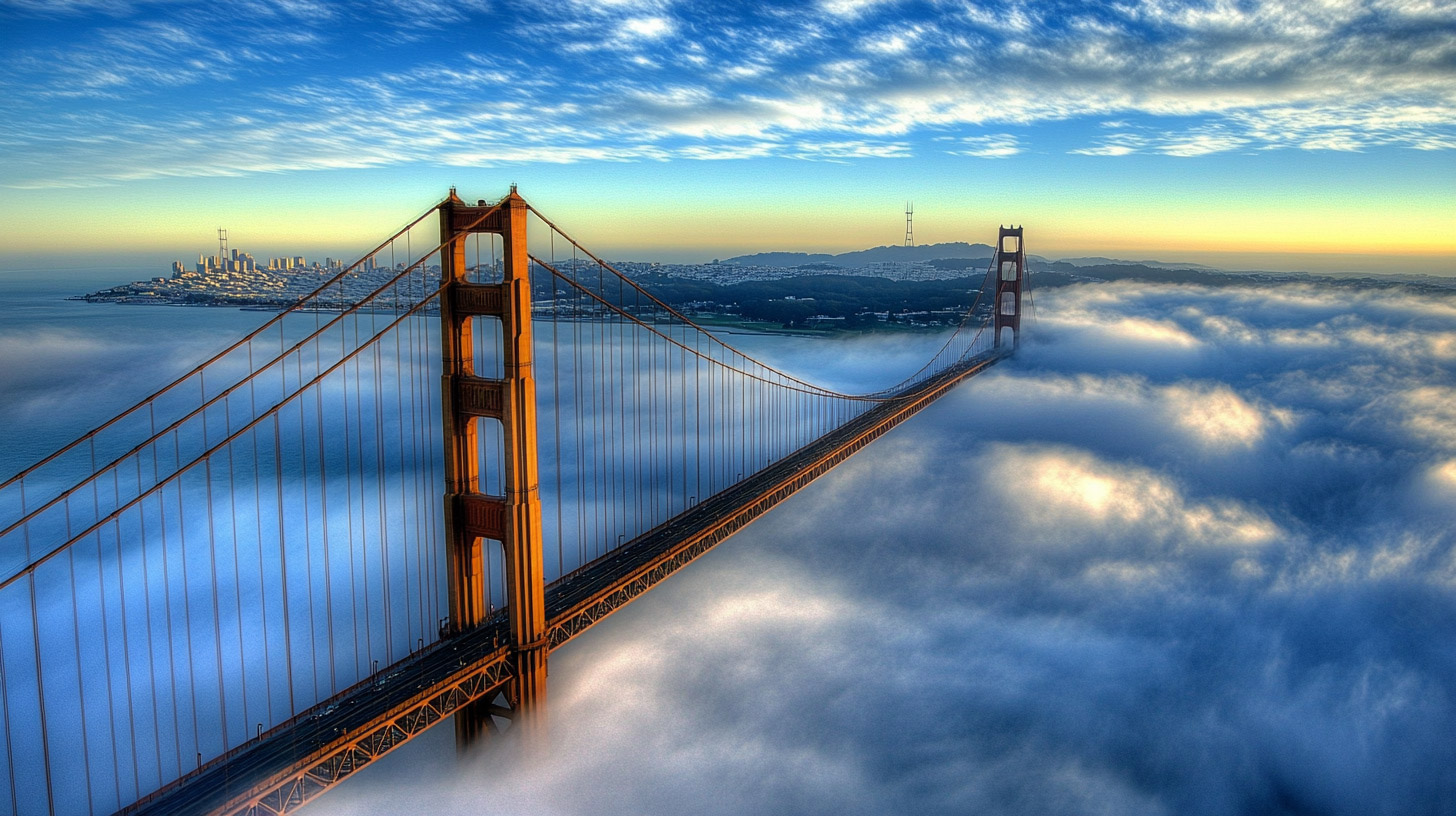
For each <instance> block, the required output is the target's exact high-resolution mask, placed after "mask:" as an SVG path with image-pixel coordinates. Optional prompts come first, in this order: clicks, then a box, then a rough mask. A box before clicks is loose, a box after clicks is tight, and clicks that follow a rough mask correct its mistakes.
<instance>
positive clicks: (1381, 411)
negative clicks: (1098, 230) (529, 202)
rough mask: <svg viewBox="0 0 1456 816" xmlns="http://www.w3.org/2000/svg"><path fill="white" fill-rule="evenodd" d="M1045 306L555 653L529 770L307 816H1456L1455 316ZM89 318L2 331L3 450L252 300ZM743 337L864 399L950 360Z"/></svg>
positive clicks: (515, 762)
mask: <svg viewBox="0 0 1456 816" xmlns="http://www.w3.org/2000/svg"><path fill="white" fill-rule="evenodd" d="M1036 303H1037V314H1038V318H1037V320H1036V322H1035V323H1034V324H1031V325H1028V327H1027V339H1026V341H1025V342H1024V344H1023V347H1022V349H1021V351H1020V353H1019V354H1018V355H1017V357H1015V358H1014V359H1012V360H1010V361H1008V362H1005V363H1002V364H1000V365H998V366H996V367H995V368H993V369H992V370H991V371H990V372H989V373H987V374H985V375H982V376H979V377H977V378H975V379H974V380H972V381H971V382H970V383H969V384H967V385H965V386H962V387H961V388H959V389H957V390H956V391H955V392H954V393H952V394H950V395H949V396H947V397H946V398H944V399H942V400H941V401H939V402H938V403H936V404H935V405H933V406H931V407H930V408H929V409H927V410H926V411H925V412H923V413H922V414H920V415H918V416H917V417H916V418H915V419H913V420H912V421H911V422H909V423H907V424H906V425H904V426H902V427H901V428H899V429H897V430H896V431H894V432H892V433H890V434H889V435H887V436H886V437H884V438H883V439H881V440H880V441H878V442H876V443H875V444H874V445H872V446H870V447H869V448H867V449H866V450H865V451H863V452H861V453H860V454H858V455H856V456H855V457H853V458H851V459H850V460H849V461H848V462H847V463H845V464H844V465H842V466H841V467H839V468H837V469H836V470H834V471H833V472H831V473H830V474H829V475H827V476H825V477H824V478H822V479H821V480H819V481H818V482H816V483H815V484H814V485H811V486H810V487H809V488H807V489H805V490H804V491H802V492H800V493H799V494H798V495H796V496H794V497H793V498H791V499H789V500H788V501H787V502H786V503H784V505H782V506H781V507H779V508H778V509H776V510H775V511H774V512H772V513H770V514H769V515H767V516H766V517H765V518H763V519H761V520H760V521H758V522H757V523H755V524H754V525H752V526H751V527H749V528H747V529H746V530H744V531H743V532H740V533H739V534H737V535H735V536H734V537H733V538H731V539H730V540H728V541H727V542H725V543H723V544H722V545H720V546H719V547H718V548H717V549H716V550H714V551H713V552H711V553H709V554H708V555H707V556H705V557H703V558H702V559H700V560H699V561H698V562H696V563H695V564H694V565H692V566H691V567H690V568H688V569H686V570H685V571H684V572H683V573H681V574H680V575H678V576H675V577H674V578H673V579H672V580H670V581H668V582H666V583H665V584H663V585H661V586H660V587H659V588H657V589H654V590H653V591H652V592H651V593H649V594H648V595H647V596H646V597H644V598H643V599H641V600H639V601H637V602H635V603H634V604H632V605H631V606H630V607H628V608H626V609H624V610H622V611H621V612H618V613H617V614H615V615H614V616H612V617H611V618H610V619H608V620H607V621H606V622H604V623H601V624H599V625H597V626H596V627H595V628H594V629H593V630H592V632H590V633H589V634H587V635H586V636H584V637H582V638H580V639H578V640H577V641H574V642H572V643H571V644H569V645H567V646H566V647H564V648H563V649H561V650H560V651H558V652H557V653H555V654H554V655H553V657H552V660H551V679H550V691H549V694H550V708H549V716H550V722H551V725H550V727H551V732H550V738H551V748H550V752H549V753H550V756H549V758H548V759H547V760H546V761H544V762H539V761H536V762H532V763H527V762H524V761H522V760H521V759H520V758H519V757H517V756H516V755H515V753H514V747H513V745H512V744H511V742H510V741H509V740H505V741H500V742H498V743H497V744H496V745H495V746H494V747H491V748H488V749H486V750H485V751H483V752H481V753H480V754H478V755H475V756H470V757H466V758H464V759H461V760H457V759H456V757H455V750H454V744H453V734H452V733H451V729H450V728H449V726H448V725H446V726H443V727H440V728H436V729H434V730H433V731H431V732H429V733H428V734H427V735H426V736H425V737H423V738H421V739H419V740H416V741H414V742H412V743H410V744H407V745H406V746H405V747H403V748H401V749H399V750H398V751H396V752H395V753H394V754H391V755H390V756H389V757H387V758H386V759H385V760H382V761H381V762H379V763H377V764H376V765H374V766H371V767H370V768H369V769H367V770H365V771H364V772H362V773H361V774H360V775H359V776H358V777H356V778H355V779H353V780H351V781H350V782H348V783H346V784H344V785H342V786H340V787H339V788H338V789H337V790H335V791H333V792H330V793H329V794H327V795H326V796H324V797H323V798H322V799H320V800H319V801H318V802H317V803H316V804H313V805H310V806H309V808H308V809H307V811H306V812H308V813H312V814H356V813H357V814H374V813H379V814H384V813H398V812H440V813H462V814H463V813H472V814H476V813H496V812H499V813H518V812H529V813H562V814H571V813H583V814H585V813H597V812H647V813H682V812H695V813H725V814H727V813H744V812H770V813H837V814H838V813H852V814H857V813H866V814H869V813H875V814H879V813H884V812H916V813H966V812H981V813H1008V814H1010V813H1045V812H1057V813H1063V812H1077V813H1080V812H1106V813H1135V814H1183V813H1195V814H1235V813H1299V812H1319V813H1350V814H1357V813H1358V814H1364V813H1392V814H1394V813H1422V812H1436V813H1440V812H1450V811H1451V810H1453V809H1456V776H1453V774H1452V773H1451V771H1450V769H1451V768H1452V767H1456V744H1453V740H1451V738H1450V736H1449V735H1450V734H1451V733H1452V732H1453V730H1456V704H1453V703H1456V700H1453V692H1456V658H1453V657H1452V656H1453V655H1456V627H1453V626H1452V623H1453V621H1456V596H1453V589H1456V551H1453V543H1456V536H1453V533H1452V532H1451V531H1452V529H1453V522H1456V509H1453V508H1456V430H1453V429H1456V414H1453V409H1452V408H1451V406H1452V405H1456V301H1450V300H1443V299H1435V298H1430V297H1413V296H1408V295H1405V294H1402V293H1401V291H1400V290H1390V291H1384V292H1380V293H1376V294H1371V295H1369V296H1368V297H1367V298H1363V299H1359V300H1352V298H1351V296H1350V293H1349V292H1348V290H1331V289H1325V288H1321V287H1319V286H1317V285H1299V286H1281V287H1274V288H1267V289H1253V288H1249V289H1209V288H1200V287H1185V286H1145V285H1134V284H1117V285H1102V286H1084V287H1072V288H1066V289H1059V290H1048V291H1044V292H1037V294H1036ZM71 307H75V308H76V309H77V310H80V311H78V312H77V315H78V316H79V317H86V316H88V315H89V316H90V317H91V318H92V319H96V316H98V315H109V316H111V317H109V318H107V320H114V321H116V322H115V323H108V322H106V320H102V321H100V322H98V323H95V324H93V325H94V326H102V327H105V326H110V328H109V329H107V330H105V331H90V330H81V329H82V327H81V326H79V325H78V326H77V327H76V329H77V330H76V331H70V330H57V329H56V328H55V327H54V326H53V325H50V324H49V323H48V321H46V320H43V319H40V318H38V317H37V318H35V319H34V320H32V321H30V322H25V323H23V324H22V323H16V322H14V321H10V322H7V324H6V325H4V326H0V343H4V344H5V348H4V350H3V353H0V361H3V362H0V395H3V397H0V418H3V419H4V421H5V423H6V426H7V427H8V428H10V429H11V430H12V433H11V434H9V435H7V437H6V439H7V441H6V443H5V447H4V451H3V457H4V461H5V463H6V467H5V468H4V469H5V470H6V471H7V472H13V471H14V470H16V469H18V465H17V466H15V467H11V466H10V463H11V462H12V461H14V460H19V459H23V458H24V456H25V455H26V453H25V452H26V451H28V450H29V449H30V448H29V447H28V446H31V445H32V444H34V445H35V446H38V447H37V450H40V451H42V452H44V451H45V450H49V449H51V448H54V447H55V445H56V444H59V443H62V442H64V441H66V440H67V439H69V438H72V437H74V436H75V435H76V434H77V433H80V432H82V431H84V430H85V429H86V427H89V424H94V423H93V422H91V421H90V420H88V419H87V412H91V413H97V414H98V417H97V418H104V416H102V415H103V414H104V415H109V413H107V412H108V411H114V410H115V409H116V408H118V407H121V405H122V404H123V403H126V402H129V401H130V400H131V399H134V398H135V397H136V396H141V395H142V392H143V391H145V390H146V389H145V388H142V386H143V385H144V384H147V383H150V382H153V381H155V382H160V381H162V380H163V379H164V377H165V374H162V373H159V371H158V369H159V368H160V370H161V371H164V372H168V373H180V371H183V370H186V368H187V367H189V366H190V364H192V363H193V362H195V360H196V359H197V358H198V357H201V356H204V355H205V353H207V352H208V351H209V350H210V348H211V347H215V346H217V345H221V344H222V343H223V342H225V341H226V340H227V339H229V338H231V337H235V336H237V335H238V334H241V333H242V331H243V330H245V329H246V328H247V327H248V326H251V325H255V324H256V323H257V322H261V320H262V319H263V318H264V317H266V315H255V314H253V313H241V312H235V311H232V310H203V309H178V308H167V307H141V306H109V305H93V304H84V303H67V304H63V305H62V306H57V307H56V308H60V309H69V308H71ZM85 310H92V311H89V312H86V311H85ZM134 316H135V317H134ZM162 320H170V321H171V325H163V324H162V323H161V322H160V321H162ZM129 321H134V323H133V324H132V325H130V326H129V325H128V322H129ZM233 321H236V322H237V323H238V324H239V325H238V326H233V325H232V322H233ZM245 321H252V322H250V323H247V325H242V324H243V323H244V322H245ZM169 338H170V339H169ZM734 342H735V343H737V344H738V345H741V346H743V347H745V350H747V351H749V352H750V353H753V354H756V355H761V356H762V357H763V358H764V359H767V360H768V361H770V362H772V363H774V364H776V365H781V366H782V367H784V368H785V369H787V370H788V371H790V372H791V373H794V374H796V375H800V376H804V377H806V378H809V379H811V380H813V381H816V382H824V383H825V384H827V385H831V386H835V387H839V388H843V389H846V390H866V389H869V388H874V387H879V386H882V385H884V384H885V383H886V382H892V381H894V380H895V379H898V376H896V375H897V374H899V373H904V372H907V371H908V370H913V368H914V367H916V366H918V364H919V363H920V362H921V361H923V359H924V358H925V357H927V356H928V355H929V354H930V353H933V351H934V346H935V345H936V344H935V342H934V339H933V338H930V337H928V336H925V337H922V336H904V335H872V336H868V337H863V338H853V339H844V340H819V339H809V338H783V337H771V336H744V337H735V338H734ZM209 344H210V346H209ZM12 351H13V352H14V353H12ZM922 352H924V353H922ZM142 372H146V374H145V375H144V376H143V374H142ZM150 378H155V380H152V379H150ZM97 382H103V383H108V384H110V385H109V386H108V388H109V389H110V390H106V391H103V392H98V391H97V390H96V389H95V383H97ZM138 389H141V391H137V390H138ZM134 391H135V392H137V393H131V392H134ZM95 393H106V394H109V395H111V396H114V397H115V398H116V399H117V400H118V402H116V403H115V404H111V403H106V402H103V401H101V400H91V401H89V402H88V401H87V400H85V397H86V395H88V394H95ZM123 395H124V396H123ZM78 399H79V400H80V401H79V402H78ZM67 406H80V407H79V408H77V409H76V412H77V413H76V414H75V415H71V414H69V413H67V410H68V409H67ZM16 429H24V433H16V432H15V431H16ZM50 437H55V438H54V439H50ZM32 438H37V439H39V440H41V441H36V442H34V443H32V442H31V441H30V440H31V439H32ZM47 439H49V441H45V440H47ZM42 442H44V444H42Z"/></svg>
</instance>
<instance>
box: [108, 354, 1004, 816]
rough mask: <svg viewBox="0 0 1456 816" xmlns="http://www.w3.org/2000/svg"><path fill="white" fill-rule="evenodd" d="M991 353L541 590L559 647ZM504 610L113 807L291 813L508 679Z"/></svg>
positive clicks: (134, 813) (982, 364)
mask: <svg viewBox="0 0 1456 816" xmlns="http://www.w3.org/2000/svg"><path fill="white" fill-rule="evenodd" d="M1000 359H1002V355H998V354H995V353H993V354H988V355H985V356H980V357H976V358H972V359H970V360H967V361H964V362H962V363H960V364H959V365H957V366H955V367H953V368H951V369H949V370H947V371H945V372H943V373H941V374H939V375H937V376H935V377H932V378H930V379H929V380H927V381H925V382H923V383H921V384H919V385H917V386H913V387H911V388H909V389H907V390H906V391H905V392H903V393H902V394H900V395H898V396H896V397H894V398H892V399H890V400H887V401H886V402H883V403H881V404H879V405H877V406H875V407H874V408H872V409H871V410H869V411H867V412H865V413H864V414H863V415H861V416H859V417H857V418H855V419H853V420H851V421H849V422H848V423H846V424H845V425H844V426H842V427H840V428H837V429H835V430H834V431H831V432H830V433H828V434H825V435H824V436H823V437H820V438H819V439H817V440H815V441H814V442H811V443H809V444H808V445H806V446H804V447H803V448H800V449H799V450H798V451H795V452H794V453H792V454H790V455H789V456H787V457H785V458H784V459H782V460H780V461H779V462H777V463H775V464H773V465H771V466H770V467H768V468H766V469H764V470H763V471H760V472H759V473H756V474H754V475H752V476H750V477H749V478H747V479H744V480H743V481H741V482H739V483H738V484H736V485H734V486H732V487H730V488H728V489H726V490H723V491H721V492H720V493H718V494H716V495H714V496H711V497H709V498H708V499H706V500H704V501H702V502H699V503H698V504H697V505H695V506H694V507H692V508H690V509H689V510H687V511H686V512H684V513H682V514H680V515H678V516H677V517H675V518H673V519H671V520H669V521H667V522H665V523H664V524H662V525H660V526H658V527H656V528H654V529H652V530H650V531H648V532H647V533H644V534H643V535H641V536H639V537H638V538H636V539H634V540H633V541H630V542H628V543H627V544H625V545H623V546H622V547H619V548H617V549H615V550H613V551H612V552H610V553H607V554H606V555H604V556H602V557H601V558H599V559H597V560H596V561H593V562H592V563H590V564H587V565H586V566H584V567H582V568H580V569H578V570H577V571H575V572H574V573H572V574H571V575H568V576H566V577H564V578H561V579H559V580H557V581H555V582H553V583H551V584H550V585H548V586H547V588H546V613H547V619H548V621H549V624H548V627H549V629H548V634H547V637H548V639H549V641H550V644H551V648H552V649H555V648H557V647H559V646H561V645H562V644H564V643H566V642H567V641H568V640H570V639H571V638H573V637H575V636H576V635H579V634H581V633H582V632H584V631H586V629H588V628H589V627H590V626H591V625H592V624H594V623H596V622H597V621H600V620H602V619H603V618H605V617H606V616H607V615H610V614H611V613H612V612H613V611H615V610H617V609H620V608H621V607H623V606H625V605H626V604H628V603H630V602H631V601H632V600H634V599H635V598H637V597H638V596H640V595H642V594H643V593H645V592H646V591H647V590H649V589H651V588H652V587H653V586H654V585H656V584H657V583H658V582H660V581H662V580H663V579H665V578H667V577H668V576H669V575H671V574H672V573H674V572H676V571H677V570H678V569H681V568H682V567H683V566H685V565H686V564H688V563H690V562H691V561H692V560H693V559H695V558H697V557H698V556H700V555H702V554H703V553H704V552H707V551H708V550H709V549H712V547H713V546H714V545H716V544H717V543H718V542H720V541H722V540H723V539H725V538H727V537H728V536H730V535H732V534H733V533H734V532H736V531H737V530H739V529H741V528H742V527H744V526H745V525H746V524H748V523H749V522H751V521H752V520H754V519H755V518H757V517H758V516H760V515H762V514H763V513H764V512H766V511H767V510H768V509H769V508H771V507H773V506H774V505H775V504H777V503H778V502H780V501H783V500H784V499H785V498H787V497H788V496H790V495H792V494H793V493H795V492H797V491H798V490H799V489H800V488H802V487H804V486H805V485H807V484H808V483H809V482H811V481H813V480H814V479H816V478H818V477H819V476H821V475H823V474H824V473H826V472H828V471H829V470H830V469H831V468H833V467H834V466H836V465H838V464H839V463H840V462H842V461H844V460H845V459H846V458H848V457H849V456H850V455H851V454H853V453H855V452H856V451H858V450H859V449H860V448H863V447H864V446H865V445H868V444H869V443H870V442H872V441H874V440H875V439H877V438H878V437H880V436H882V435H883V434H884V433H885V432H887V431H889V430H890V429H891V428H893V427H895V426H896V425H899V424H900V423H901V422H903V421H904V420H905V419H908V418H909V417H910V416H912V415H913V414H915V413H916V412H918V411H919V410H920V409H922V408H924V407H925V406H926V405H929V404H930V403H931V402H933V401H934V400H936V399H938V398H939V397H940V396H942V395H944V394H945V393H946V392H947V391H949V390H950V389H951V388H953V387H954V386H955V385H956V384H958V383H960V382H961V381H963V380H965V379H967V378H969V377H972V376H974V375H976V374H978V373H980V372H981V371H984V370H985V369H986V368H988V367H989V366H991V365H993V364H995V363H996V362H998V361H999V360H1000ZM508 632H509V629H508V627H507V624H506V618H505V613H504V611H502V612H498V613H497V614H496V615H495V617H494V618H492V619H491V621H490V622H489V623H487V624H485V625H483V626H480V627H478V628H476V629H474V630H472V631H470V632H466V633H464V634H461V635H458V636H456V637H453V638H450V639H448V640H443V641H440V642H438V643H435V644H432V645H430V646H428V647H426V648H425V649H424V650H422V651H420V652H417V653H416V654H414V655H411V656H410V657H407V658H405V659H404V660H402V661H400V662H398V663H396V664H394V665H393V666H390V667H388V668H386V669H383V670H381V671H380V672H379V673H377V674H376V675H374V676H373V677H371V678H368V679H366V680H364V681H362V682H360V683H358V684H356V685H354V686H352V687H350V688H348V689H345V690H344V691H342V692H340V693H339V694H337V695H335V696H334V697H333V698H331V699H329V700H326V701H324V702H323V703H320V704H319V705H317V706H314V707H313V708H311V709H309V710H308V711H305V712H303V713H302V714H300V715H298V716H297V717H294V718H293V719H291V720H288V721H286V722H284V723H282V724H280V725H278V726H276V727H274V728H273V729H271V730H269V731H268V732H266V733H264V734H262V735H261V736H260V737H258V738H256V739H253V740H249V741H248V742H246V743H244V744H242V745H240V746H238V747H236V748H234V749H232V750H231V751H229V752H227V753H226V754H223V755H222V756H220V757H218V758H216V759H214V760H212V761H210V762H208V763H206V764H203V765H201V766H200V767H199V768H198V769H197V770H195V771H193V772H191V773H189V774H188V775H186V776H184V777H182V778H181V779H179V780H177V781H176V782H173V783H172V784H170V785H168V786H166V787H164V788H162V789H160V790H158V791H156V792H155V793H153V794H151V795H149V796H148V797H146V798H144V799H142V800H140V801H138V802H136V803H135V804H133V805H130V806H128V807H127V808H124V809H123V810H122V811H120V813H121V814H127V816H140V815H141V814H145V816H162V815H163V814H166V815H168V816H174V815H175V816H183V815H184V814H185V815H186V816H192V815H193V814H223V815H224V816H234V815H235V814H247V815H248V816H255V815H261V814H279V813H289V812H292V811H293V810H295V809H296V808H298V807H301V806H302V805H303V804H305V803H307V802H308V801H311V800H312V799H314V798H315V797H317V796H318V795H319V794H321V793H323V791H324V790H326V789H328V788H329V787H330V786H331V785H333V784H335V783H337V782H339V781H342V780H343V779H344V778H345V777H347V776H349V775H350V774H352V773H354V772H355V771H357V770H359V769H360V768H361V767H363V766H364V765H366V764H368V763H369V762H371V761H373V760H374V759H377V758H378V757H380V756H383V755H384V754H385V753H388V752H389V751H390V750H392V749H393V748H395V747H397V746H398V745H400V744H402V743H404V742H405V741H407V740H408V739H410V738H411V737H413V736H416V735H417V734H419V733H420V732H422V731H424V730H425V729H426V728H428V727H430V726H431V725H433V724H435V723H437V722H439V721H440V720H442V719H444V718H446V717H448V716H449V715H450V714H452V713H454V712H456V711H458V710H459V709H460V708H461V707H462V706H464V705H466V704H467V703H471V702H474V701H477V700H485V701H489V700H492V699H496V695H497V693H498V692H500V691H502V690H504V688H505V686H506V684H507V683H508V682H509V681H510V679H511V668H510V661H509V656H510V651H509V647H508V645H507V643H506V641H507V639H508Z"/></svg>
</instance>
